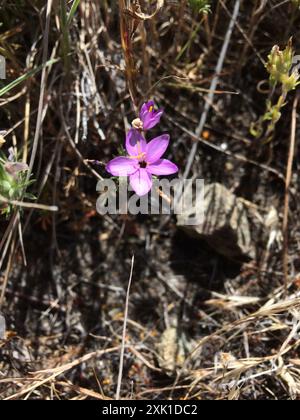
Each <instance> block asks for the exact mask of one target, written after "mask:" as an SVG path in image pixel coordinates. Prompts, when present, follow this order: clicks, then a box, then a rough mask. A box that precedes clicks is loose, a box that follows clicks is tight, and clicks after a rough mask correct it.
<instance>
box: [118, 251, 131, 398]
mask: <svg viewBox="0 0 300 420" xmlns="http://www.w3.org/2000/svg"><path fill="white" fill-rule="evenodd" d="M133 267H134V255H133V257H132V260H131V270H130V276H129V282H128V288H127V294H126V303H125V313H124V324H123V335H122V346H121V355H120V366H119V375H118V384H117V391H116V400H119V399H120V392H121V384H122V376H123V366H124V353H125V341H126V327H127V319H128V305H129V294H130V288H131V282H132V275H133Z"/></svg>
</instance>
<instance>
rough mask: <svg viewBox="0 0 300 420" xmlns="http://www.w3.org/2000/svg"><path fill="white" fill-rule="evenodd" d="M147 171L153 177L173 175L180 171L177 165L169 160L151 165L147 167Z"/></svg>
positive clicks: (161, 160)
mask: <svg viewBox="0 0 300 420" xmlns="http://www.w3.org/2000/svg"><path fill="white" fill-rule="evenodd" d="M147 171H148V172H150V174H152V175H173V174H177V172H178V171H179V169H178V166H176V165H175V163H173V162H171V161H170V160H167V159H160V160H158V161H157V162H154V163H151V164H150V165H148V167H147Z"/></svg>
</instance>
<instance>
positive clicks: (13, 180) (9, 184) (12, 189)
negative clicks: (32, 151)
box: [0, 153, 35, 216]
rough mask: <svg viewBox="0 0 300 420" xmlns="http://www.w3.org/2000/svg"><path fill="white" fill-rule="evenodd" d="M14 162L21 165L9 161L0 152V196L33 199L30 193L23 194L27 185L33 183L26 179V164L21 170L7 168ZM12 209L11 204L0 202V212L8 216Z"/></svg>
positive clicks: (10, 199) (15, 199) (12, 199)
mask: <svg viewBox="0 0 300 420" xmlns="http://www.w3.org/2000/svg"><path fill="white" fill-rule="evenodd" d="M14 164H16V165H22V164H19V163H18V162H15V163H12V162H9V161H8V159H7V158H6V157H5V156H4V155H3V154H2V153H1V154H0V198H4V199H5V200H7V201H18V200H21V199H23V198H27V199H31V200H32V199H35V197H33V196H32V194H29V193H25V194H24V191H26V189H27V187H28V186H29V185H31V184H32V183H33V181H30V180H29V181H28V180H27V174H26V171H27V169H26V168H25V167H26V165H24V168H22V169H23V170H22V169H19V170H16V171H13V170H8V168H9V165H11V166H12V167H13V165H14ZM13 209H14V206H13V205H11V204H1V202H0V214H4V215H7V216H9V215H10V214H11V212H12V211H13Z"/></svg>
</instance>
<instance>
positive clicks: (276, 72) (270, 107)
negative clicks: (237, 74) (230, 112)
mask: <svg viewBox="0 0 300 420" xmlns="http://www.w3.org/2000/svg"><path fill="white" fill-rule="evenodd" d="M294 58H295V52H294V50H293V46H292V40H290V41H289V43H288V45H287V47H286V48H285V49H284V50H283V51H281V50H280V48H279V47H278V46H277V45H275V46H274V47H273V48H272V51H271V53H270V54H269V56H268V61H267V63H266V69H267V71H268V73H269V75H270V78H269V84H270V89H271V95H270V97H269V98H268V99H267V101H266V111H265V113H264V115H262V116H261V117H260V119H259V120H258V121H256V122H255V123H253V124H252V125H251V128H250V133H251V135H252V136H253V137H255V138H256V139H260V138H264V143H268V142H270V141H271V140H272V138H273V134H274V131H275V128H276V124H277V123H278V121H279V120H280V118H281V115H282V114H281V110H282V108H283V107H284V106H285V104H286V98H287V95H288V93H289V92H290V91H292V90H294V89H296V87H297V86H298V85H299V84H300V82H299V73H298V70H297V69H295V68H294ZM277 87H279V88H280V91H281V93H280V95H279V98H278V99H277V100H274V99H273V96H274V95H275V94H276V93H277V90H276V88H277ZM266 123H267V124H266ZM265 126H266V127H265Z"/></svg>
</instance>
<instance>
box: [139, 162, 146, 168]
mask: <svg viewBox="0 0 300 420" xmlns="http://www.w3.org/2000/svg"><path fill="white" fill-rule="evenodd" d="M140 168H142V169H145V168H147V162H144V161H143V162H140Z"/></svg>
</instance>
